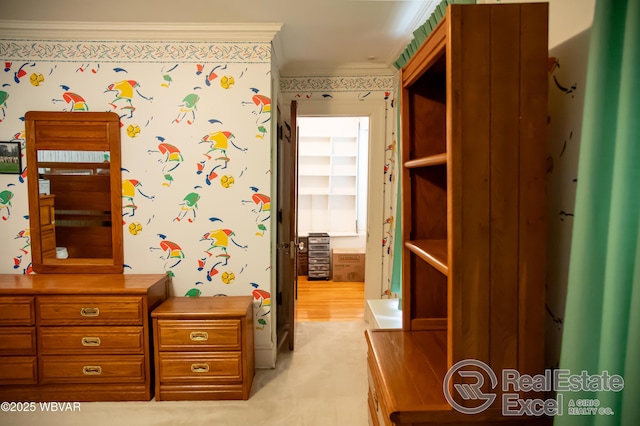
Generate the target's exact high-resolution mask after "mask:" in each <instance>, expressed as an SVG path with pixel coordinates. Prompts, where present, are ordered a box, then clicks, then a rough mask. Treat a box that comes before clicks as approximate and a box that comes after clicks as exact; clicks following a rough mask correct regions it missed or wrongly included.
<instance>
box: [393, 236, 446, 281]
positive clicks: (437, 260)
mask: <svg viewBox="0 0 640 426" xmlns="http://www.w3.org/2000/svg"><path fill="white" fill-rule="evenodd" d="M404 245H405V247H407V248H408V249H409V250H411V252H412V253H415V254H416V255H418V256H419V257H420V258H421V259H423V260H424V261H425V262H427V263H428V264H429V265H431V266H433V267H434V268H436V269H437V270H438V271H440V272H442V273H443V274H445V275H449V265H448V262H447V240H417V241H407V242H405V243H404Z"/></svg>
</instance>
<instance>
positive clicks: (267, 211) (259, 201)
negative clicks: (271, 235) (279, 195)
mask: <svg viewBox="0 0 640 426" xmlns="http://www.w3.org/2000/svg"><path fill="white" fill-rule="evenodd" d="M251 190H252V191H253V192H254V194H253V195H252V196H251V200H242V204H246V203H251V204H253V205H254V206H255V207H254V208H253V209H251V211H252V212H254V213H255V214H256V225H257V226H258V232H256V235H258V236H261V237H262V236H264V233H265V231H266V230H267V227H266V226H265V225H264V222H266V221H267V219H269V218H270V217H271V197H269V196H268V195H265V194H260V193H259V192H258V188H256V187H255V186H252V187H251Z"/></svg>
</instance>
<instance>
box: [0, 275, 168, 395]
mask: <svg viewBox="0 0 640 426" xmlns="http://www.w3.org/2000/svg"><path fill="white" fill-rule="evenodd" d="M169 280H170V278H169V277H168V276H167V275H163V274H158V275H155V274H154V275H122V274H95V275H91V274H86V275H85V274H35V275H0V397H1V398H2V399H3V400H6V401H53V400H55V401H126V400H140V401H148V400H150V399H151V398H152V397H153V362H152V349H151V348H152V343H151V337H152V333H151V322H150V316H149V314H150V312H151V311H152V310H153V309H154V308H155V307H156V306H158V305H160V303H162V301H164V300H165V299H166V298H167V291H168V284H169Z"/></svg>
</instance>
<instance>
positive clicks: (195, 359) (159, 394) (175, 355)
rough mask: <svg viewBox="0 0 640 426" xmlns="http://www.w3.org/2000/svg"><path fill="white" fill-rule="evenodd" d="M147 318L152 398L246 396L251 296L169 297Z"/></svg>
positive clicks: (251, 361)
mask: <svg viewBox="0 0 640 426" xmlns="http://www.w3.org/2000/svg"><path fill="white" fill-rule="evenodd" d="M151 317H152V319H153V336H154V353H155V365H156V372H155V376H156V400H157V401H167V400H204V399H244V400H246V399H249V394H250V392H251V384H252V383H253V376H254V374H255V363H254V348H253V302H252V297H251V296H225V297H201V298H197V297H196V298H194V297H173V298H169V299H167V300H166V301H165V302H164V303H163V304H162V305H160V306H159V307H158V308H157V309H155V310H154V311H153V312H152V313H151Z"/></svg>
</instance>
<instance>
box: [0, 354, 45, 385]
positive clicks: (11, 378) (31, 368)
mask: <svg viewBox="0 0 640 426" xmlns="http://www.w3.org/2000/svg"><path fill="white" fill-rule="evenodd" d="M36 383H38V358H36V357H35V356H4V357H2V358H0V385H34V384H36Z"/></svg>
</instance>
